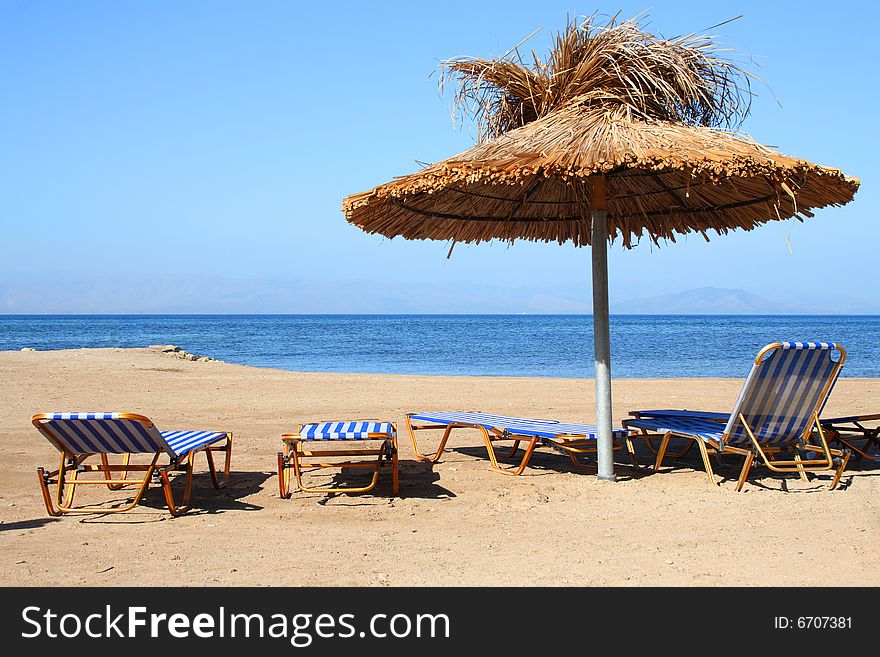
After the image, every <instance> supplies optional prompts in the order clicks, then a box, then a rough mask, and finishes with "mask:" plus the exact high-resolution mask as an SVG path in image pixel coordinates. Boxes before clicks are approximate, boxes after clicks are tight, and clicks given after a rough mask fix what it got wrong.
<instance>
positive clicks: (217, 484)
mask: <svg viewBox="0 0 880 657" xmlns="http://www.w3.org/2000/svg"><path fill="white" fill-rule="evenodd" d="M214 452H224V453H225V454H226V462H225V463H224V465H223V479H222V480H219V479H218V478H217V468H216V467H214ZM205 455H206V456H207V457H208V469H209V470H210V472H211V483H212V484H213V485H214V488H216V489H217V490H220V489H221V488H225V487H226V484H228V483H229V468H230V465H231V463H232V434H231V433H227V434H226V442H225V443H224V444H223V446H222V447H213V446H210V445H209V446H208V447H207V449H205Z"/></svg>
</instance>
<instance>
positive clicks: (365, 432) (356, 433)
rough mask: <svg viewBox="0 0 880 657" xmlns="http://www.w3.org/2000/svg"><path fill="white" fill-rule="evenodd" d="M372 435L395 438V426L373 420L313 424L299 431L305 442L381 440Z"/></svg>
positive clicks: (304, 426)
mask: <svg viewBox="0 0 880 657" xmlns="http://www.w3.org/2000/svg"><path fill="white" fill-rule="evenodd" d="M370 434H381V436H385V437H388V438H392V437H394V436H395V435H396V434H395V431H394V426H393V425H392V424H391V423H390V422H375V421H372V420H355V421H339V422H313V423H312V424H304V425H303V426H302V428H301V429H300V430H299V437H300V438H302V439H303V440H381V439H382V438H381V436H380V437H377V436H375V435H373V436H371V435H370Z"/></svg>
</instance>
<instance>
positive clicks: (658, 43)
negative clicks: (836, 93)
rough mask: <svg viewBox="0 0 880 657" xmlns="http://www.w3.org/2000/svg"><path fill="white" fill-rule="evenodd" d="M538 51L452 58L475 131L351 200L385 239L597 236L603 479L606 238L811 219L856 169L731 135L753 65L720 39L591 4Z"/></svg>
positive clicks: (349, 208) (849, 186)
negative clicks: (649, 24) (456, 146)
mask: <svg viewBox="0 0 880 657" xmlns="http://www.w3.org/2000/svg"><path fill="white" fill-rule="evenodd" d="M532 58H533V62H532V63H531V64H530V65H526V64H524V63H523V61H522V58H521V57H520V55H519V52H518V50H517V49H514V50H513V51H511V53H508V54H507V55H505V56H503V57H501V58H497V59H479V58H464V59H455V60H450V61H447V62H445V63H444V64H443V71H444V77H445V78H449V77H452V78H454V79H456V80H457V81H458V82H459V91H458V96H457V102H456V105H457V107H459V108H460V109H464V110H465V111H468V112H469V113H471V114H472V115H473V116H474V117H475V119H476V120H477V123H478V125H479V127H480V139H479V142H480V143H478V145H477V146H475V147H473V148H471V149H469V150H467V151H465V152H463V153H460V154H459V155H456V156H454V157H451V158H449V159H446V160H443V161H442V162H438V163H436V164H433V165H430V166H427V167H425V168H424V169H422V170H421V171H419V172H418V173H414V174H411V175H407V176H402V177H400V178H396V179H395V180H393V181H391V182H389V183H386V184H384V185H380V186H379V187H376V188H374V189H372V190H370V191H368V192H364V193H361V194H354V195H352V196H349V197H348V198H346V199H345V201H344V202H343V206H342V209H343V212H344V213H345V217H346V219H347V220H348V221H350V222H352V223H353V224H355V225H357V226H359V227H360V228H362V229H363V230H365V231H367V232H369V233H379V234H382V235H385V236H388V237H394V236H398V235H399V236H402V237H404V238H407V239H435V240H449V241H451V242H452V243H453V245H454V244H455V243H456V242H473V243H479V242H482V241H488V240H492V239H501V240H506V241H509V242H513V241H514V240H517V239H525V240H534V241H543V242H551V241H554V242H558V243H560V244H562V243H565V242H568V241H570V242H573V243H574V244H575V245H576V246H584V245H588V244H589V245H592V261H593V322H594V347H595V364H596V371H595V376H596V415H597V418H596V419H597V424H598V426H599V437H598V440H599V444H598V447H599V453H598V461H599V478H601V479H614V470H613V464H612V451H611V446H612V442H611V371H610V346H609V336H608V279H607V264H606V257H607V254H606V250H607V242H608V240H609V239H611V240H612V241H613V240H615V239H619V240H620V241H621V242H622V243H623V245H624V246H625V247H627V248H629V247H631V246H633V245H634V243H635V242H637V241H638V240H639V239H641V238H642V237H647V238H649V239H651V240H652V241H653V242H655V243H658V244H659V241H660V240H672V241H674V240H675V238H676V235H683V234H687V233H692V232H698V233H700V234H701V235H702V236H703V237H705V238H706V239H707V240H708V234H709V232H710V231H714V232H716V233H718V234H723V233H726V232H728V231H729V230H732V229H736V228H742V229H745V230H751V229H753V228H756V227H757V226H759V225H761V224H763V223H765V222H768V221H771V220H782V219H788V218H791V217H795V218H797V219H800V220H802V219H803V218H804V217H811V216H813V214H812V212H811V209H814V208H821V207H824V206H828V205H843V204H844V203H847V202H849V201H850V200H852V198H853V195H854V194H855V192H856V190H857V189H858V185H859V182H858V180H857V179H854V178H849V177H847V176H845V175H844V174H843V173H841V172H840V171H839V170H837V169H830V168H826V167H822V166H819V165H816V164H811V163H810V162H806V161H804V160H799V159H796V158H793V157H789V156H787V155H782V154H780V153H778V152H776V151H774V150H771V149H769V148H766V147H764V146H761V145H760V144H758V143H756V142H755V141H753V140H752V139H750V138H748V137H746V136H744V135H741V134H734V133H733V132H730V131H729V130H731V129H735V128H737V127H738V126H739V124H740V122H741V121H742V119H743V118H745V116H746V115H747V114H748V111H749V101H750V99H751V91H750V86H749V76H748V74H747V73H745V72H744V71H743V70H742V69H740V68H739V67H738V66H736V65H735V64H733V63H732V62H731V61H729V60H727V59H724V58H722V57H720V56H719V55H718V49H717V47H716V45H715V43H714V41H713V39H712V38H711V37H707V36H696V35H688V36H684V37H676V38H673V39H665V38H661V37H657V36H654V35H650V34H647V33H645V32H643V31H642V30H641V29H639V27H638V25H637V23H636V21H634V20H631V21H624V22H622V23H618V22H617V21H616V20H615V19H611V20H610V21H609V22H607V23H605V24H599V23H597V21H596V19H595V16H593V17H589V18H587V19H585V20H584V21H583V22H581V23H580V24H577V23H576V22H574V21H571V22H569V24H568V25H567V27H566V28H565V30H563V32H561V33H560V34H558V35H557V36H556V39H555V42H554V45H553V48H552V49H551V52H550V55H549V57H548V58H547V60H546V61H542V60H540V59H539V58H538V57H537V56H536V55H535V54H534V52H532ZM441 80H442V78H441ZM441 83H442V82H441Z"/></svg>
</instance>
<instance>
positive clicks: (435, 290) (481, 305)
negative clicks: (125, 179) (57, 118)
mask: <svg viewBox="0 0 880 657" xmlns="http://www.w3.org/2000/svg"><path fill="white" fill-rule="evenodd" d="M614 299H615V297H614V296H612V302H613V301H614ZM591 300H592V299H591V293H590V290H589V288H588V284H584V287H583V289H582V290H579V291H573V290H572V289H571V287H570V286H569V287H566V286H560V288H559V289H544V288H539V287H537V286H536V287H534V288H525V287H522V286H518V287H504V286H499V285H490V284H482V283H479V282H473V281H471V282H462V281H449V282H444V283H443V284H430V283H420V282H415V281H400V282H394V283H391V282H384V283H383V282H376V281H371V280H368V279H353V280H346V281H313V280H307V279H270V278H261V279H238V278H225V277H220V276H179V275H166V276H151V277H135V276H123V277H114V278H106V277H79V278H70V279H52V278H33V279H30V278H29V279H27V280H8V279H7V280H3V279H0V314H19V313H20V314H29V313H40V314H46V313H58V314H65V313H82V314H90V313H107V314H114V313H132V314H133V313H154V314H163V313H169V314H173V313H182V314H186V313H218V314H222V313H233V314H234V313H352V314H358V313H380V314H381V313H400V314H406V313H438V314H439V313H475V314H480V313H483V314H491V313H502V314H503V313H530V314H555V313H571V314H579V313H585V314H589V313H590V312H591V304H590V301H591ZM877 311H878V309H877V308H876V307H870V306H867V305H865V304H860V303H856V302H845V301H843V300H841V301H836V302H835V303H834V305H833V307H829V306H828V305H827V302H825V304H824V305H822V306H819V305H818V303H817V306H816V307H810V306H800V305H795V304H791V303H780V302H777V301H771V300H769V299H765V298H763V297H760V296H758V295H756V294H752V293H750V292H746V291H745V290H738V289H725V288H716V287H702V288H697V289H694V290H687V291H684V292H676V293H674V294H665V295H661V296H654V297H649V298H643V299H636V300H632V301H624V302H620V303H612V304H611V312H612V313H615V314H707V315H711V314H725V315H727V314H767V315H776V314H823V313H835V314H869V313H872V312H873V313H876V312H877Z"/></svg>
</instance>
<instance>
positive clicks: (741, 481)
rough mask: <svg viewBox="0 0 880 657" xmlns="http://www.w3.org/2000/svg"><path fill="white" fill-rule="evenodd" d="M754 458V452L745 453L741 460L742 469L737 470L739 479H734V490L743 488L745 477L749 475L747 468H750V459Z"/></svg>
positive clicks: (738, 490)
mask: <svg viewBox="0 0 880 657" xmlns="http://www.w3.org/2000/svg"><path fill="white" fill-rule="evenodd" d="M754 460H755V454H754V452H749V453H748V454H746V457H745V460H744V461H743V467H742V470H740V472H739V479H737V480H736V492H737V493H738V492H740V491H741V490H742V489H743V486H744V485H745V483H746V477H748V476H749V470H751V469H752V461H754Z"/></svg>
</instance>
